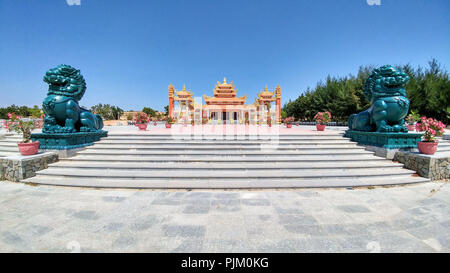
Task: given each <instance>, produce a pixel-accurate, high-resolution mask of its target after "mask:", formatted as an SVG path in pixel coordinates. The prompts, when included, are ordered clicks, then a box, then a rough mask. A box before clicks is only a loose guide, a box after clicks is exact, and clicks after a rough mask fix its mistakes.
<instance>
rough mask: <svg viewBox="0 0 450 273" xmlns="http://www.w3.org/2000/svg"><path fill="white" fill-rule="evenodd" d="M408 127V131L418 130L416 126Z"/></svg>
mask: <svg viewBox="0 0 450 273" xmlns="http://www.w3.org/2000/svg"><path fill="white" fill-rule="evenodd" d="M406 127H408V131H414V129H415V128H416V126H414V124H408V125H407V126H406Z"/></svg>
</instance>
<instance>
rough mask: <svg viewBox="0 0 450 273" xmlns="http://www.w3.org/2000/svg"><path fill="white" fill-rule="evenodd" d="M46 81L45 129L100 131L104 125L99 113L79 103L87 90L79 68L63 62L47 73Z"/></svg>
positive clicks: (47, 131)
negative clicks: (93, 112) (94, 112)
mask: <svg viewBox="0 0 450 273" xmlns="http://www.w3.org/2000/svg"><path fill="white" fill-rule="evenodd" d="M44 82H46V83H48V84H49V87H48V93H47V97H46V98H45V99H44V102H43V104H42V108H43V110H44V113H45V118H44V127H43V129H42V132H43V133H76V132H97V131H100V130H101V129H102V128H103V120H102V118H101V117H100V116H99V115H96V114H92V113H91V112H90V111H89V110H87V109H84V108H82V107H80V106H79V104H78V102H79V101H80V100H81V98H82V97H83V95H84V93H85V92H86V82H85V80H84V78H83V76H82V75H81V74H80V70H77V69H75V68H73V67H71V66H70V65H65V64H61V65H58V66H57V67H55V68H53V69H50V70H48V71H47V72H46V73H45V76H44Z"/></svg>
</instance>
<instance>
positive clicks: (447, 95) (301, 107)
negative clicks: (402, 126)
mask: <svg viewBox="0 0 450 273" xmlns="http://www.w3.org/2000/svg"><path fill="white" fill-rule="evenodd" d="M396 67H397V68H399V69H400V70H403V71H404V72H406V73H407V74H408V75H409V76H410V78H411V80H410V82H409V83H408V85H407V86H406V93H407V96H408V98H409V100H410V101H411V106H410V111H411V110H412V111H415V112H417V113H419V114H420V115H425V116H427V117H433V118H436V119H438V120H441V121H442V122H444V123H446V124H449V123H450V80H449V73H448V72H447V71H446V70H445V69H444V68H443V67H442V66H441V65H440V64H439V63H438V61H437V60H436V59H432V60H431V61H429V62H428V66H427V67H426V68H422V67H420V66H419V67H417V68H413V67H412V66H411V65H409V64H407V65H397V66H396ZM374 68H375V67H374V66H372V65H371V66H361V67H360V68H359V70H358V73H357V74H356V76H354V75H349V76H345V77H331V76H328V77H327V78H326V80H325V82H322V81H321V82H319V83H318V84H317V85H316V87H315V88H314V89H311V88H309V87H308V88H307V89H306V90H305V92H303V93H301V95H300V96H299V97H298V98H297V99H295V100H294V101H291V100H289V102H288V103H286V104H285V105H284V106H283V109H282V112H283V116H293V117H295V118H296V119H298V120H308V121H312V120H313V117H314V115H315V114H316V113H317V112H323V111H330V112H331V114H332V116H333V121H340V122H346V121H347V119H348V117H349V116H350V115H351V114H353V113H357V112H360V111H363V110H365V109H367V108H368V107H369V106H370V103H369V102H368V101H367V99H366V98H365V97H364V94H363V87H364V83H365V81H366V79H367V78H368V76H369V74H370V73H371V72H372V70H373V69H374Z"/></svg>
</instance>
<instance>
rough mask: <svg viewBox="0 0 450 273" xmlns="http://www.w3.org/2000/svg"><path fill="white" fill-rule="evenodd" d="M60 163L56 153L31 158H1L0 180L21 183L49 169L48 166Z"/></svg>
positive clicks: (40, 154)
mask: <svg viewBox="0 0 450 273" xmlns="http://www.w3.org/2000/svg"><path fill="white" fill-rule="evenodd" d="M56 161H58V154H57V153H55V152H45V153H38V154H35V155H31V156H23V155H14V156H8V157H4V158H0V180H9V181H14V182H19V181H20V180H22V179H26V178H30V177H33V176H35V175H36V172H37V171H41V170H43V169H46V168H47V167H48V164H50V163H53V162H56Z"/></svg>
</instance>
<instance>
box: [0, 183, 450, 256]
mask: <svg viewBox="0 0 450 273" xmlns="http://www.w3.org/2000/svg"><path fill="white" fill-rule="evenodd" d="M429 184H432V185H434V186H430V185H429ZM429 184H421V185H412V186H408V187H394V188H376V189H373V190H368V189H355V190H352V191H343V190H302V191H301V192H303V193H306V192H310V194H303V195H300V194H298V192H299V191H297V190H278V191H267V190H266V191H241V190H239V191H221V192H218V191H205V190H200V191H192V192H188V191H164V190H160V191H151V190H141V191H136V190H123V191H121V190H107V191H103V190H86V189H79V188H74V189H71V188H62V187H61V188H60V187H48V186H40V187H31V186H26V185H23V184H21V185H22V186H21V187H18V186H17V184H9V182H8V183H3V182H2V183H0V203H1V205H2V213H1V214H0V251H2V252H30V251H31V252H52V251H53V252H69V251H70V250H69V249H67V247H66V246H67V244H68V243H69V242H71V241H73V240H76V241H78V242H80V244H81V246H82V247H81V251H82V252H120V251H124V252H256V251H264V252H449V251H450V228H449V226H450V220H449V219H450V206H449V205H447V204H449V203H448V202H446V201H445V200H447V199H448V200H450V190H448V189H447V188H450V184H448V183H447V184H445V183H434V182H433V183H429ZM438 188H439V190H438V191H437V192H435V193H431V192H430V191H431V189H438ZM19 189H20V192H17V193H14V192H15V191H16V190H19ZM44 189H45V190H44ZM412 189H413V190H412ZM38 192H39V193H38ZM40 192H46V193H49V195H47V196H42V195H40ZM137 193H139V194H137ZM194 193H196V194H194ZM204 193H207V194H204ZM403 193H404V194H403ZM437 194H440V196H439V198H437ZM430 196H431V198H430ZM427 198H428V200H432V201H424V200H427ZM119 200H121V201H119ZM255 200H258V201H255ZM261 200H264V201H261ZM355 206H356V208H355ZM342 207H344V208H342ZM94 208H95V209H94ZM361 208H362V209H361ZM389 208H394V209H393V210H392V211H389Z"/></svg>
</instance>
